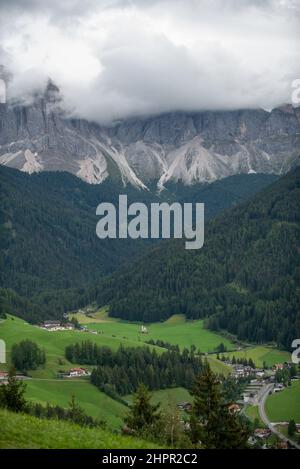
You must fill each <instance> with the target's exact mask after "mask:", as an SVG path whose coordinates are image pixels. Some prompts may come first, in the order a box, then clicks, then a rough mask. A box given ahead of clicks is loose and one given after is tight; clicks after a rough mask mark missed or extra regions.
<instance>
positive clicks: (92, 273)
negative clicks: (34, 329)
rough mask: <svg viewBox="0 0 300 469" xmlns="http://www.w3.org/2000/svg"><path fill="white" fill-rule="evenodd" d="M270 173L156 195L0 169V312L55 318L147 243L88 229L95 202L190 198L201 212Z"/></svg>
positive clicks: (234, 198) (81, 302)
mask: <svg viewBox="0 0 300 469" xmlns="http://www.w3.org/2000/svg"><path fill="white" fill-rule="evenodd" d="M273 178H274V176H270V175H269V176H266V175H249V176H247V175H241V176H234V177H232V178H228V180H224V182H222V181H219V182H218V183H216V185H215V184H212V185H210V186H200V185H198V186H195V187H193V189H191V188H186V189H185V188H184V186H182V187H180V189H178V193H176V191H175V188H172V190H169V191H167V190H166V191H163V193H162V194H161V195H160V196H159V197H158V196H156V195H155V194H153V193H151V192H149V191H142V190H136V189H134V188H132V187H131V186H127V187H126V188H124V187H123V185H122V184H121V183H120V182H118V181H115V180H112V179H109V180H107V181H105V182H104V183H102V184H101V185H90V184H87V183H85V182H83V181H81V180H80V179H78V178H77V177H75V176H72V175H71V174H68V173H63V172H56V173H53V172H52V173H46V172H45V173H41V174H33V175H31V176H29V175H28V174H24V173H22V172H20V171H17V170H13V169H10V168H6V167H3V166H0V196H1V197H0V287H1V288H0V314H1V313H2V314H3V313H5V312H10V313H14V314H16V315H19V316H22V317H24V318H25V319H27V320H30V321H33V322H36V321H39V320H40V319H41V318H46V317H48V318H49V317H61V315H62V314H63V313H64V312H65V311H68V310H72V309H74V308H78V307H81V306H85V305H86V304H88V303H90V302H91V301H93V300H94V299H95V297H96V289H95V288H94V287H96V285H99V282H100V281H101V280H102V278H103V276H104V275H107V274H110V273H112V272H113V271H115V270H116V269H118V268H120V267H121V266H122V265H124V264H125V263H126V264H127V263H128V262H131V261H133V260H134V259H135V258H136V256H138V255H139V254H140V253H141V250H142V249H145V247H146V246H147V245H149V241H148V240H143V241H141V240H129V239H128V240H126V239H121V240H118V239H116V240H99V239H98V238H97V237H96V233H95V229H96V223H97V220H98V217H97V216H96V214H95V212H96V207H97V205H98V204H99V203H100V202H103V201H105V202H113V203H115V204H116V206H117V205H118V196H119V194H124V193H127V195H128V202H129V203H131V202H136V201H142V202H145V203H150V202H152V201H163V200H184V201H189V200H190V199H193V200H194V199H195V198H196V195H197V194H198V201H203V202H206V201H207V210H208V212H207V214H208V215H210V216H212V215H215V214H216V213H217V212H218V211H220V210H222V209H223V208H225V207H228V206H230V205H232V204H235V203H237V202H239V201H240V200H243V199H245V198H247V197H249V196H250V195H251V194H253V193H254V192H255V191H257V190H259V188H261V187H263V186H265V185H267V184H268V183H270V181H271V180H272V179H273Z"/></svg>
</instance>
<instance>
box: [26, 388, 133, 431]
mask: <svg viewBox="0 0 300 469" xmlns="http://www.w3.org/2000/svg"><path fill="white" fill-rule="evenodd" d="M26 385H27V386H26V398H27V399H28V400H29V401H33V402H39V403H40V404H43V405H46V404H47V402H48V403H49V404H57V405H60V406H61V407H65V408H66V407H68V404H69V402H70V399H71V396H72V394H74V396H75V397H76V400H77V402H79V403H80V405H81V407H82V408H83V409H84V410H85V411H86V413H87V414H88V415H90V416H91V417H94V418H97V419H102V420H105V421H106V422H107V425H108V427H109V428H113V429H120V427H121V425H122V418H123V417H124V415H125V414H126V413H127V411H128V408H127V407H126V406H124V405H123V404H121V403H119V402H117V401H115V400H114V399H112V398H110V397H108V396H107V395H106V394H104V393H103V392H100V391H99V390H98V389H97V388H96V387H95V386H93V385H92V384H91V383H90V382H89V381H88V380H85V379H71V380H39V379H32V380H27V381H26Z"/></svg>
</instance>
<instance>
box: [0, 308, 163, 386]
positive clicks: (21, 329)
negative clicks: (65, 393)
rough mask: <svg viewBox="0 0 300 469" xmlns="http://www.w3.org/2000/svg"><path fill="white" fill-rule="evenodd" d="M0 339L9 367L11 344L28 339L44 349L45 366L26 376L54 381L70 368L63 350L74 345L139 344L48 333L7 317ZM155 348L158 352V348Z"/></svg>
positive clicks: (95, 336) (97, 336)
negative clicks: (84, 343) (52, 379)
mask: <svg viewBox="0 0 300 469" xmlns="http://www.w3.org/2000/svg"><path fill="white" fill-rule="evenodd" d="M0 338H1V339H3V340H4V341H5V343H6V348H7V361H8V365H7V366H9V364H10V350H11V347H12V345H13V344H14V343H17V342H20V341H21V340H24V339H30V340H32V341H34V342H36V343H37V344H38V346H39V347H41V348H43V349H44V350H45V352H46V356H47V363H46V367H45V368H44V369H39V370H35V371H32V372H31V373H30V374H31V375H32V376H33V377H39V378H56V376H57V372H58V371H60V370H61V371H67V370H69V369H70V368H71V367H73V366H74V364H73V365H72V364H71V363H69V362H68V361H67V360H66V358H65V347H66V346H67V345H69V344H73V343H75V342H82V341H83V340H91V341H92V342H94V343H96V344H98V345H106V346H108V347H110V348H111V349H117V348H118V347H119V346H120V344H123V345H128V346H133V347H135V346H139V345H141V344H140V343H139V342H136V341H131V340H130V339H126V340H125V339H122V338H120V337H112V335H110V336H109V335H102V334H91V333H88V332H79V331H78V332H77V331H57V332H50V331H46V330H43V329H41V328H39V327H37V326H32V325H30V324H28V323H27V322H25V321H23V320H22V319H19V318H13V317H10V316H9V317H8V319H6V320H5V321H3V322H1V323H0ZM157 349H158V350H161V349H159V348H157ZM87 368H88V367H87ZM1 369H5V366H4V365H1Z"/></svg>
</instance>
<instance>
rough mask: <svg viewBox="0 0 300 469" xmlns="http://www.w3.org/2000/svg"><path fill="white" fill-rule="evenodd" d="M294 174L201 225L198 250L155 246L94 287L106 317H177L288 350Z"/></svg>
mask: <svg viewBox="0 0 300 469" xmlns="http://www.w3.org/2000/svg"><path fill="white" fill-rule="evenodd" d="M299 217H300V168H299V167H297V168H296V169H295V170H293V171H292V172H291V173H289V174H288V175H286V176H284V177H282V178H281V179H280V180H279V181H277V182H275V183H273V184H272V185H271V186H270V187H268V188H266V189H265V190H263V191H262V192H260V193H259V194H258V195H256V196H255V197H254V198H253V199H251V201H249V202H246V203H244V204H242V205H240V206H239V207H236V208H233V209H230V210H228V211H226V212H224V213H223V214H221V215H220V216H219V217H217V218H215V219H214V220H211V221H210V222H209V223H208V225H207V226H206V231H205V242H204V246H203V248H202V249H201V250H199V251H187V250H185V249H184V247H183V243H182V242H176V241H171V242H162V244H161V245H159V246H155V247H154V248H152V250H151V252H150V253H149V254H148V255H146V256H145V257H143V258H142V259H141V260H139V261H138V262H137V263H136V264H134V265H133V266H131V267H129V268H127V269H124V270H123V271H121V272H120V273H116V274H114V275H113V276H112V277H111V278H109V279H108V280H107V281H106V282H104V284H102V285H101V288H99V294H98V302H99V304H110V314H111V315H112V316H115V317H121V318H123V319H127V320H131V321H133V320H142V321H145V322H151V321H160V320H165V319H167V318H168V317H169V316H170V315H172V314H174V313H183V314H186V316H187V317H188V318H190V319H197V318H204V319H205V320H206V325H207V326H208V327H209V328H211V329H213V330H222V329H226V330H228V331H230V332H231V333H233V334H236V335H237V337H238V338H239V339H242V340H249V341H253V342H257V343H263V342H276V343H277V344H278V345H279V346H281V347H285V348H287V349H288V348H289V347H290V345H291V342H292V340H293V338H294V337H299V336H300V288H299V285H300V264H299V254H300V253H299V239H300V225H299Z"/></svg>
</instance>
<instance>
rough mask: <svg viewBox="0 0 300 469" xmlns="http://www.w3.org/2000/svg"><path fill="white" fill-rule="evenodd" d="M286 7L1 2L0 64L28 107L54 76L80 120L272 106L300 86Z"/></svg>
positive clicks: (296, 20) (298, 21)
mask: <svg viewBox="0 0 300 469" xmlns="http://www.w3.org/2000/svg"><path fill="white" fill-rule="evenodd" d="M298 5H299V3H298V2H296V1H292V0H290V1H288V0H285V1H284V0H278V1H277V0H269V1H259V0H252V1H250V0H248V1H246V0H245V1H243V0H242V1H236V0H229V1H227V2H224V1H221V0H213V1H209V2H208V0H199V1H196V0H185V1H183V0H178V1H176V0H173V1H172V0H164V1H160V2H158V1H153V0H152V1H150V0H149V1H129V0H128V1H126V0H123V1H122V0H115V1H113V0H107V1H102V2H99V1H94V0H88V1H87V2H81V1H77V0H68V1H66V2H60V1H58V0H57V1H56V0H54V1H52V2H48V1H47V2H42V1H36V0H25V1H21V0H19V1H18V0H10V1H5V0H2V1H1V6H0V44H1V47H0V63H2V64H4V65H5V67H6V68H7V69H8V70H9V72H10V73H11V75H12V78H11V80H10V82H9V87H8V93H9V96H10V97H11V99H21V98H22V97H24V96H27V97H28V96H29V95H30V93H33V92H37V91H38V90H42V89H43V88H44V86H45V83H46V81H47V79H48V77H51V78H52V80H54V81H55V82H56V83H57V85H58V86H59V87H60V89H61V92H62V95H63V97H64V105H65V107H66V109H67V110H68V111H69V112H70V113H72V114H73V115H76V116H79V117H83V118H87V119H91V120H95V121H97V122H100V123H102V122H106V123H107V122H110V121H112V120H115V119H121V118H124V117H128V116H135V115H145V114H155V113H161V112H167V111H175V110H193V111H194V110H204V109H205V110H207V109H237V108H245V107H250V108H253V107H264V108H272V107H275V106H276V105H279V104H282V103H284V102H290V99H291V98H290V95H291V82H292V80H293V79H295V78H300V48H299V35H300V34H299V31H300V27H299V26H300V9H299V6H298Z"/></svg>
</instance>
